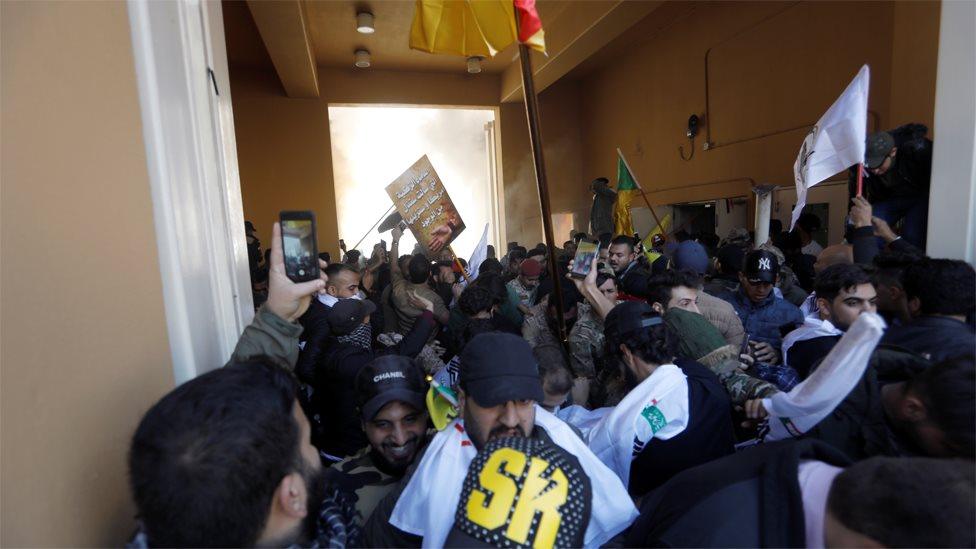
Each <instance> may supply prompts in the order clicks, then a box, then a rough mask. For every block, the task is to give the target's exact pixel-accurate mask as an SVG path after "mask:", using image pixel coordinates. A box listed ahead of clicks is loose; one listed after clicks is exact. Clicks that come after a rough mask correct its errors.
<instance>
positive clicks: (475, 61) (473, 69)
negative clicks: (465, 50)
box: [468, 55, 481, 74]
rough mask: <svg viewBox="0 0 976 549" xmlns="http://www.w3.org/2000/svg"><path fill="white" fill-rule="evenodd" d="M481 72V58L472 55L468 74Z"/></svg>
mask: <svg viewBox="0 0 976 549" xmlns="http://www.w3.org/2000/svg"><path fill="white" fill-rule="evenodd" d="M479 72H481V57H480V56H478V55H472V56H471V57H469V58H468V74H478V73H479Z"/></svg>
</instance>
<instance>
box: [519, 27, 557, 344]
mask: <svg viewBox="0 0 976 549" xmlns="http://www.w3.org/2000/svg"><path fill="white" fill-rule="evenodd" d="M518 51H519V64H520V65H521V66H522V95H523V96H524V98H525V117H526V118H527V119H528V122H529V143H530V144H531V145H532V163H533V164H534V166H535V180H536V183H537V184H538V187H539V202H540V205H541V206H542V228H543V231H544V232H545V236H546V246H547V247H548V250H547V252H548V257H549V261H548V262H547V263H548V267H549V276H550V277H552V297H553V298H555V300H556V322H557V324H558V329H559V341H560V342H561V343H563V344H564V345H565V343H566V322H565V320H564V318H565V314H564V311H563V288H562V282H563V281H562V280H560V278H559V274H558V272H559V271H558V270H557V269H556V246H555V238H553V235H552V213H551V209H550V206H549V184H548V181H547V179H546V164H545V158H544V157H543V154H542V134H541V132H540V131H539V99H538V97H537V96H536V94H535V81H534V80H533V78H532V60H531V59H530V58H529V48H528V46H526V45H525V44H522V43H521V42H520V43H519V46H518ZM549 302H550V304H551V303H552V299H550V301H549Z"/></svg>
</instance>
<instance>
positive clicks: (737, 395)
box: [698, 345, 779, 404]
mask: <svg viewBox="0 0 976 549" xmlns="http://www.w3.org/2000/svg"><path fill="white" fill-rule="evenodd" d="M698 362H700V363H701V364H704V365H705V366H707V367H708V368H709V369H710V370H711V371H712V372H714V373H715V375H716V376H718V380H719V381H721V382H722V385H724V386H725V390H726V391H728V392H729V397H731V399H732V404H742V403H744V402H745V401H747V400H750V399H754V398H765V397H768V396H769V395H772V394H773V393H776V392H779V389H777V388H776V387H775V386H774V385H773V384H771V383H769V382H767V381H763V380H761V379H759V378H756V377H752V376H750V375H748V374H746V373H745V372H743V371H742V370H741V369H740V362H739V349H738V348H737V347H736V346H735V345H726V346H724V347H719V348H718V349H715V350H714V351H712V352H711V353H708V354H707V355H705V356H703V357H701V358H699V359H698Z"/></svg>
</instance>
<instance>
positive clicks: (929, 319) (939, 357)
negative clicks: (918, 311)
mask: <svg viewBox="0 0 976 549" xmlns="http://www.w3.org/2000/svg"><path fill="white" fill-rule="evenodd" d="M881 343H884V344H890V345H897V346H899V347H902V348H905V349H908V350H909V351H912V352H914V353H918V354H920V355H922V356H924V357H925V358H927V359H929V360H931V361H932V363H933V364H936V363H939V362H942V361H943V360H946V359H950V358H955V357H957V356H962V355H967V354H968V355H971V354H973V353H974V352H976V332H974V330H973V326H972V325H971V324H966V323H965V322H960V321H958V320H955V319H953V318H948V317H942V316H922V317H918V318H915V319H913V320H912V321H911V322H909V323H907V324H902V325H900V326H892V327H891V328H888V331H887V332H886V333H885V335H884V337H883V338H882V339H881Z"/></svg>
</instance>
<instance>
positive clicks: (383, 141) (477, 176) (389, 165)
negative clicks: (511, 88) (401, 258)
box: [329, 105, 498, 258]
mask: <svg viewBox="0 0 976 549" xmlns="http://www.w3.org/2000/svg"><path fill="white" fill-rule="evenodd" d="M494 121H495V110H494V109H493V108H483V109H471V108H464V109H461V108H429V107H406V106H372V105H330V106H329V132H330V135H331V141H332V169H333V175H334V180H335V196H336V212H337V215H338V225H339V237H340V238H342V239H343V240H344V241H345V243H346V246H347V247H348V249H350V250H352V249H354V247H355V249H358V250H360V251H361V252H362V253H364V254H365V255H367V256H368V255H369V253H370V251H371V250H372V248H373V245H374V244H377V243H379V242H380V241H381V239H382V240H386V241H387V242H388V241H389V239H390V235H389V233H384V234H380V233H379V232H377V230H376V227H375V225H376V224H377V222H379V221H380V220H382V219H383V218H384V217H385V215H386V214H387V213H388V212H389V213H392V211H391V210H390V207H391V206H392V205H393V203H392V201H391V200H390V197H389V195H387V193H386V190H385V189H386V186H387V185H389V184H390V183H391V182H393V180H394V179H396V178H397V177H398V176H399V175H400V174H401V173H403V172H404V171H405V170H406V169H407V168H409V167H410V166H411V165H412V164H413V163H414V162H416V161H417V159H418V158H420V157H421V156H423V155H427V157H428V158H429V159H430V162H431V164H432V165H433V166H434V169H435V170H436V171H437V174H438V175H439V176H440V179H441V181H442V182H443V184H444V188H445V189H446V190H447V193H448V195H449V196H450V197H451V199H452V200H453V202H454V205H455V207H456V208H457V210H458V213H459V214H460V215H461V218H462V219H463V221H464V224H465V226H466V229H465V230H464V231H463V232H462V233H461V234H460V235H459V236H458V237H457V239H456V240H455V241H454V243H453V244H452V247H453V248H454V251H455V253H457V254H458V256H459V257H463V258H467V257H470V256H471V253H472V252H473V251H474V249H475V247H476V246H477V244H478V242H479V240H480V239H481V235H482V233H483V231H484V227H485V224H488V226H489V231H488V243H489V244H493V245H495V246H496V249H497V246H498V242H497V240H498V237H497V234H498V233H497V228H498V190H497V189H498V185H497V175H496V173H495V169H494V167H495V165H496V164H495V162H494V159H492V158H490V155H491V154H492V152H493V151H494V150H495V149H494V144H493V141H494ZM357 243H359V244H358V245H357ZM415 243H416V240H415V239H414V237H413V235H412V234H409V233H407V234H405V235H404V236H403V239H402V240H401V242H400V253H401V254H405V253H409V252H410V251H411V250H412V249H413V247H414V244H415Z"/></svg>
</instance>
